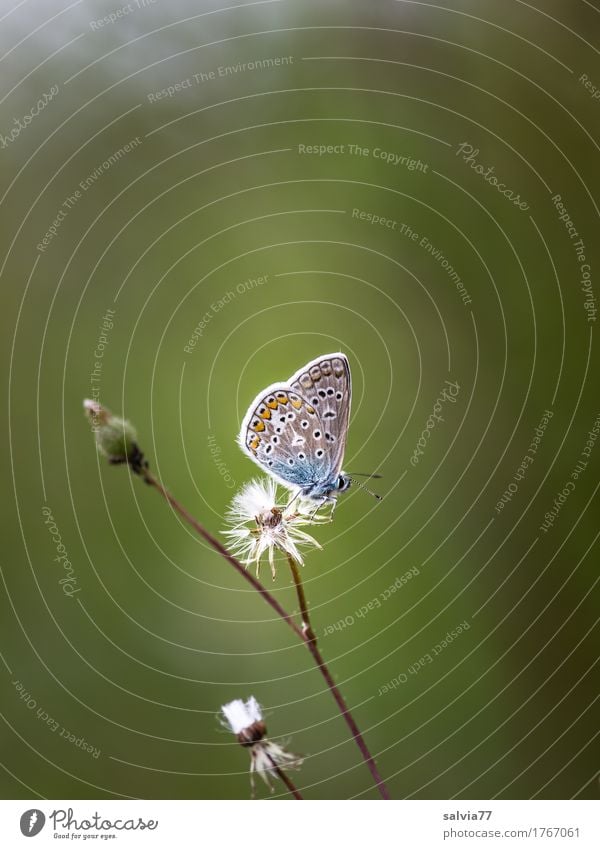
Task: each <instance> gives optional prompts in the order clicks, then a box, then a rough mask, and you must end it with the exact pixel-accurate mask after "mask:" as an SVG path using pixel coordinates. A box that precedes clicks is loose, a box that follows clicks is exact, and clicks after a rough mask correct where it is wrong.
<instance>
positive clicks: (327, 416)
mask: <svg viewBox="0 0 600 849" xmlns="http://www.w3.org/2000/svg"><path fill="white" fill-rule="evenodd" d="M351 394H352V383H351V379H350V367H349V365H348V359H347V357H346V356H345V355H344V354H340V353H336V354H326V355H324V356H322V357H317V358H316V359H314V360H311V361H310V362H309V363H307V365H305V366H304V367H303V368H301V369H299V371H297V372H296V373H295V374H293V375H292V377H290V379H289V380H287V381H285V382H284V383H273V384H271V386H267V388H266V389H263V391H262V392H260V393H259V394H258V395H257V397H256V398H255V399H254V401H253V402H252V404H250V408H249V409H248V412H247V413H246V415H245V417H244V421H243V422H242V429H241V431H240V435H239V443H240V445H241V447H242V450H243V451H244V452H245V453H246V454H248V456H249V457H250V458H251V459H252V460H254V462H255V463H257V464H258V465H259V466H260V467H261V468H262V469H264V470H265V471H267V472H269V474H270V475H272V476H273V477H274V478H275V479H276V480H278V481H279V482H280V483H281V484H283V485H284V486H286V487H287V488H288V489H292V490H300V492H301V494H302V495H303V496H304V497H305V498H314V499H315V500H318V501H321V502H322V503H324V502H325V501H335V495H336V494H337V493H338V492H343V491H344V490H345V489H348V487H349V486H350V483H351V481H350V478H349V477H347V476H346V475H345V474H344V473H343V472H342V461H343V459H344V450H345V448H346V435H347V432H348V422H349V418H350V400H351Z"/></svg>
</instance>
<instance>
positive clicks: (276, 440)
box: [273, 436, 279, 445]
mask: <svg viewBox="0 0 600 849" xmlns="http://www.w3.org/2000/svg"><path fill="white" fill-rule="evenodd" d="M273 442H274V443H275V445H277V443H278V442H279V437H278V436H274V437H273Z"/></svg>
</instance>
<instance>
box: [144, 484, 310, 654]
mask: <svg viewBox="0 0 600 849" xmlns="http://www.w3.org/2000/svg"><path fill="white" fill-rule="evenodd" d="M143 477H144V480H145V481H146V483H147V484H149V485H150V486H153V487H154V488H155V489H156V490H157V491H158V492H160V494H161V495H162V497H163V498H164V499H165V500H166V501H168V503H169V504H170V505H171V507H173V509H174V510H176V511H177V513H179V515H180V516H181V517H182V518H183V519H185V521H186V522H187V523H188V525H191V526H192V528H193V529H194V530H195V531H196V533H198V534H199V535H200V536H201V537H203V539H205V540H206V541H207V542H208V543H209V544H210V545H212V547H213V548H214V549H216V550H217V551H218V552H219V554H220V555H221V556H222V557H224V558H225V559H226V560H227V561H228V562H229V563H230V564H231V565H232V566H233V568H234V569H236V570H237V571H238V572H239V573H240V575H241V576H242V577H243V578H244V579H245V580H246V581H248V583H250V584H252V586H253V587H254V589H255V590H258V592H259V593H260V594H261V595H262V597H263V598H264V600H265V601H266V602H267V604H270V605H271V607H272V608H273V610H274V611H275V612H276V613H277V614H278V615H279V616H281V618H282V619H284V620H285V621H286V622H287V624H288V625H289V626H290V628H291V629H292V631H294V633H295V634H296V636H298V637H300V639H301V640H303V639H304V636H303V634H302V631H301V630H300V628H298V626H297V625H296V623H295V622H294V620H293V619H292V617H291V616H290V614H289V613H286V612H285V610H284V609H283V607H282V606H281V605H280V604H279V602H278V601H277V599H276V598H274V597H273V596H272V595H271V593H270V592H269V591H268V590H266V589H265V588H264V587H263V585H262V584H261V583H260V581H259V580H257V579H256V578H255V577H254V575H252V573H251V572H249V571H248V570H247V569H245V568H244V567H243V566H242V564H241V563H240V561H239V560H238V559H237V558H236V557H234V556H233V555H232V554H230V553H229V552H228V551H227V549H226V548H225V546H224V545H222V544H221V543H220V542H219V540H218V539H217V538H216V537H214V536H213V535H212V534H211V533H210V532H209V531H207V530H206V528H204V527H203V526H202V525H201V524H200V522H198V521H197V520H196V519H194V517H193V516H192V515H191V514H190V513H188V511H187V510H186V509H185V507H183V506H182V505H181V504H180V503H179V502H178V501H177V499H176V498H174V497H173V496H172V495H171V493H170V492H169V491H168V490H166V489H165V488H164V486H163V485H162V484H161V482H160V481H159V480H157V478H155V477H154V475H153V474H152V473H151V472H149V471H148V470H147V469H146V470H145V471H144V473H143Z"/></svg>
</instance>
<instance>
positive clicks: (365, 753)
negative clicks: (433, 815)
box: [134, 468, 390, 799]
mask: <svg viewBox="0 0 600 849" xmlns="http://www.w3.org/2000/svg"><path fill="white" fill-rule="evenodd" d="M134 471H137V470H135V469H134ZM138 474H141V475H142V477H143V478H144V480H145V481H146V483H147V484H149V485H150V486H153V487H154V489H156V490H157V492H159V493H160V494H161V495H162V497H163V498H164V499H165V500H166V501H167V502H168V503H169V504H170V505H171V507H172V508H173V509H174V510H175V511H176V512H177V513H179V515H180V516H181V517H182V518H183V519H185V521H186V522H187V523H188V524H189V525H191V526H192V528H194V530H195V531H196V533H198V534H199V535H200V536H201V537H202V538H203V539H205V540H206V542H208V543H209V545H211V546H212V547H213V548H214V549H215V550H216V551H218V552H219V554H220V555H221V556H222V557H224V558H225V560H227V562H228V563H230V564H231V565H232V566H233V568H234V569H235V570H236V571H237V572H239V574H240V575H241V576H242V577H243V578H244V579H245V580H246V581H248V583H250V584H251V585H252V586H253V587H254V589H255V590H258V592H259V593H260V594H261V596H262V597H263V598H264V600H265V601H266V602H267V604H269V605H270V606H271V607H272V608H273V610H274V611H275V612H276V613H277V614H278V615H279V616H281V618H282V619H283V620H284V621H285V622H286V623H287V624H288V625H289V627H290V628H291V629H292V631H293V632H294V633H295V634H296V636H297V637H299V638H300V639H301V640H302V642H303V643H304V644H305V645H306V646H307V648H308V650H309V651H310V653H311V655H312V656H313V659H314V661H315V663H316V665H317V667H318V669H319V671H320V672H321V675H322V676H323V678H324V679H325V682H326V683H327V686H328V688H329V689H330V690H331V694H332V696H333V698H334V699H335V701H336V703H337V705H338V707H339V709H340V711H341V714H342V716H343V717H344V719H345V721H346V723H347V725H348V727H349V729H350V731H351V733H352V736H353V738H354V741H355V743H356V745H357V746H358V748H359V750H360V753H361V755H362V757H363V759H364V761H365V763H366V765H367V767H368V768H369V771H370V772H371V775H372V776H373V780H374V782H375V785H376V787H377V789H378V790H379V793H380V794H381V796H382V798H383V799H389V798H390V795H389V792H388V789H387V787H386V786H385V784H384V782H383V779H382V778H381V776H380V775H379V772H378V770H377V766H376V764H375V761H374V760H373V757H372V755H371V753H370V752H369V750H368V748H367V744H366V743H365V741H364V740H363V737H362V734H361V733H360V731H359V730H358V726H357V724H356V722H355V721H354V718H353V716H352V714H351V713H350V711H349V709H348V706H347V705H346V702H345V701H344V697H343V696H342V694H341V693H340V691H339V690H338V688H337V685H336V683H335V681H334V680H333V678H332V676H331V673H330V671H329V669H328V668H327V664H326V663H325V661H324V659H323V655H322V654H321V652H320V651H319V649H318V647H317V638H316V636H315V634H314V632H313V630H312V628H311V625H310V619H309V615H308V605H307V603H306V597H305V595H304V588H303V586H302V580H301V578H300V573H299V572H298V567H297V565H296V561H295V560H293V558H290V559H289V560H290V567H291V569H292V575H293V576H294V583H295V585H296V592H297V594H298V601H299V603H300V611H301V615H302V620H303V621H302V629H300V628H298V626H297V625H296V623H295V622H294V620H293V619H292V617H291V616H290V614H289V613H286V611H285V610H284V609H283V607H282V606H281V605H280V604H279V602H278V601H277V599H276V598H274V597H273V596H272V595H271V593H270V592H269V591H268V590H266V589H265V588H264V587H263V585H262V584H261V583H260V581H259V580H258V579H257V578H255V577H254V576H253V575H252V574H251V573H250V572H249V571H248V570H247V569H245V568H244V566H243V565H242V564H241V563H240V561H239V560H238V559H237V558H236V557H234V556H233V555H232V554H230V553H229V551H227V549H226V548H225V546H224V545H222V544H221V543H220V542H219V540H218V539H217V538H216V537H214V536H213V535H212V534H211V533H210V532H209V531H207V530H206V528H204V527H203V525H201V524H200V522H198V521H197V519H195V518H194V517H193V516H192V515H191V514H190V513H188V511H187V510H186V509H185V507H183V506H182V505H181V504H180V503H179V502H178V501H177V499H176V498H174V497H173V496H172V495H171V493H170V492H168V490H166V489H165V487H164V486H163V485H162V484H161V483H160V481H159V480H158V479H157V478H155V477H154V475H153V474H152V473H151V472H150V471H149V470H148V469H147V468H144V469H142V470H140V471H138ZM292 564H293V565H292ZM275 771H276V772H277V774H278V775H279V777H280V778H281V780H282V781H283V782H284V784H285V785H286V786H287V788H288V789H289V790H290V792H292V793H293V794H294V796H295V797H296V798H297V799H301V798H302V796H300V794H299V793H298V790H296V788H295V787H294V785H293V784H292V782H291V781H290V779H289V778H288V776H287V775H285V773H283V771H282V770H279V768H278V767H277V765H275ZM292 788H293V789H292Z"/></svg>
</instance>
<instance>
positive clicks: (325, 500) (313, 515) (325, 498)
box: [310, 495, 329, 522]
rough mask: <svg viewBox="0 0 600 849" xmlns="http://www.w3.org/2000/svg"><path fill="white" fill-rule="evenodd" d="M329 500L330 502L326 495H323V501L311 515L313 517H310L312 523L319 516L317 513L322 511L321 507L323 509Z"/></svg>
mask: <svg viewBox="0 0 600 849" xmlns="http://www.w3.org/2000/svg"><path fill="white" fill-rule="evenodd" d="M328 500H329V499H328V498H327V496H326V495H323V496H322V497H321V500H320V501H319V503H318V504H317V506H316V507H315V509H314V510H313V512H312V513H311V515H310V521H311V522H312V521H313V519H314V518H315V516H316V515H317V513H318V512H319V510H320V509H321V507H322V506H323V505H324V504H325V503H326V502H327V501H328Z"/></svg>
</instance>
